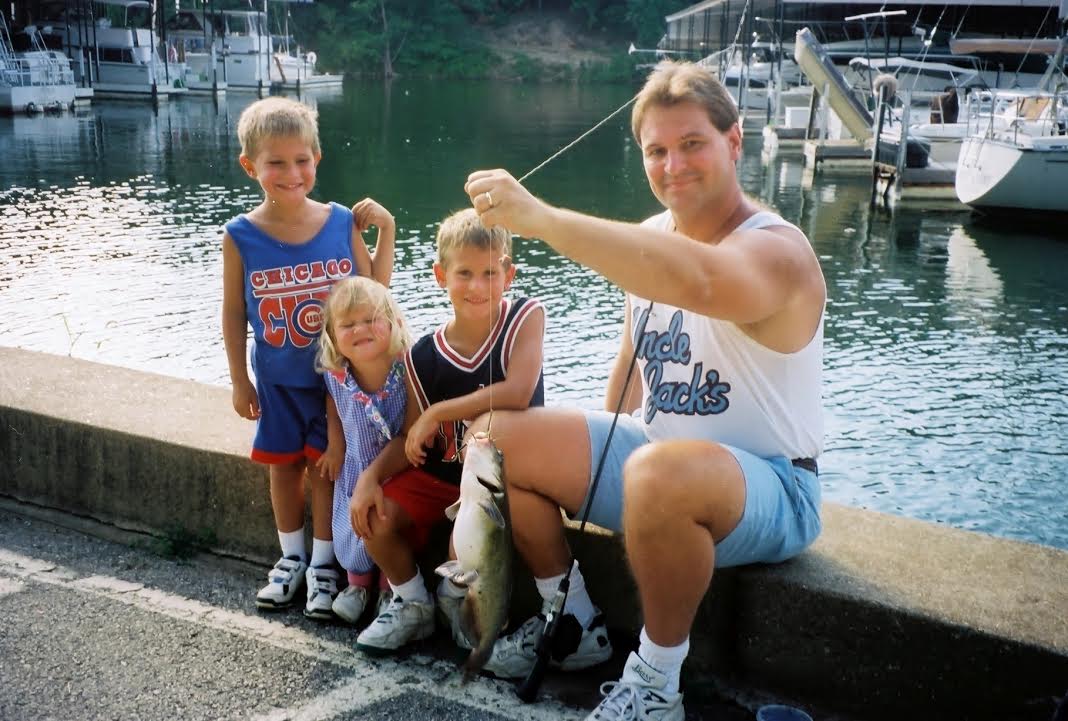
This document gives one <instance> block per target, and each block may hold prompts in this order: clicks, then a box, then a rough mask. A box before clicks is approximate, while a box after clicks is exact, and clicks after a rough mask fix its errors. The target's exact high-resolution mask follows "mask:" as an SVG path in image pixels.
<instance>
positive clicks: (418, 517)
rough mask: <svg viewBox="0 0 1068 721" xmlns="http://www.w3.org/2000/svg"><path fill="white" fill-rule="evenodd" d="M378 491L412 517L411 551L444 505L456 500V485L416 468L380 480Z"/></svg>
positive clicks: (419, 544)
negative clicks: (385, 479) (379, 489)
mask: <svg viewBox="0 0 1068 721" xmlns="http://www.w3.org/2000/svg"><path fill="white" fill-rule="evenodd" d="M382 495H384V496H385V497H386V498H389V499H390V500H392V501H395V502H396V503H397V505H399V506H400V507H401V508H403V509H404V512H405V513H407V514H408V517H409V518H410V519H411V520H412V526H411V528H409V529H408V533H407V536H408V542H409V543H411V544H412V550H413V551H419V550H420V549H422V547H423V546H424V545H426V541H427V537H429V535H430V529H432V528H433V527H434V525H435V524H436V523H438V522H440V521H444V520H445V509H446V508H448V507H449V506H451V505H452V504H454V503H456V501H457V500H459V498H460V487H459V486H454V485H452V484H451V483H445V482H443V481H439V480H438V479H437V478H435V477H434V476H432V475H430V474H429V473H427V472H426V471H423V470H421V469H419V468H409V469H408V470H406V471H404V472H403V473H398V474H397V475H395V476H393V477H392V478H390V479H389V480H388V481H386V482H385V483H383V484H382Z"/></svg>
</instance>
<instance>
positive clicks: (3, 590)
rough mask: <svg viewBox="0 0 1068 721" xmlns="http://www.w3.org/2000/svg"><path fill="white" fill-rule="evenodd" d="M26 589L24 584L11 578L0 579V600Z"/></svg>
mask: <svg viewBox="0 0 1068 721" xmlns="http://www.w3.org/2000/svg"><path fill="white" fill-rule="evenodd" d="M24 588H26V584H24V583H22V582H21V581H16V580H15V579H13V578H0V598H3V597H4V596H7V595H9V594H12V593H18V592H19V591H21V590H22V589H24Z"/></svg>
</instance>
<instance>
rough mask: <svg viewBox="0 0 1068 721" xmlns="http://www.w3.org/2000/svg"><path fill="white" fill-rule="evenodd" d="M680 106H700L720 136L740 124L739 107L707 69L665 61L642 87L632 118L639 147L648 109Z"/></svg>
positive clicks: (631, 124)
mask: <svg viewBox="0 0 1068 721" xmlns="http://www.w3.org/2000/svg"><path fill="white" fill-rule="evenodd" d="M680 103H694V104H695V105H698V106H700V107H701V108H702V109H704V111H705V112H706V113H707V114H708V119H709V120H711V121H712V125H714V126H715V127H716V129H717V130H719V131H720V132H721V133H725V132H727V131H728V130H730V129H731V127H732V126H733V125H734V124H735V123H737V122H738V106H737V105H736V104H735V102H734V98H732V97H731V96H730V93H728V92H727V88H725V87H724V86H723V83H721V82H720V81H719V80H718V79H717V78H716V76H715V75H713V74H712V73H711V72H710V71H709V70H708V69H707V68H704V67H702V66H700V65H696V64H694V63H690V62H681V63H679V62H674V61H672V60H662V61H660V62H659V63H657V65H656V68H655V69H654V70H653V72H652V73H650V75H649V77H648V79H647V80H646V81H645V85H643V86H642V89H641V91H640V92H639V93H638V101H637V102H636V103H634V109H633V110H632V111H631V114H630V129H631V132H632V133H634V139H635V140H636V141H638V144H639V145H640V144H641V142H642V139H641V130H642V122H644V120H645V114H646V112H648V110H649V108H651V107H671V106H674V105H679V104H680Z"/></svg>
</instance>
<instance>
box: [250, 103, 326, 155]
mask: <svg viewBox="0 0 1068 721" xmlns="http://www.w3.org/2000/svg"><path fill="white" fill-rule="evenodd" d="M317 119H318V113H317V112H316V111H314V110H312V109H311V108H309V107H308V106H307V105H304V104H303V103H298V102H297V101H296V100H290V99H289V98H279V97H271V98H264V99H263V100H257V101H256V102H254V103H253V104H252V105H249V106H248V107H247V108H245V110H244V111H243V112H242V113H241V119H240V120H238V121H237V138H238V140H240V141H241V154H242V155H244V156H245V157H246V158H250V159H253V160H254V159H255V158H256V153H258V152H259V151H260V146H261V145H262V144H263V141H264V140H266V139H268V138H291V137H298V138H300V139H301V140H303V141H304V142H306V143H307V144H308V147H309V148H311V151H312V154H313V155H319V154H320V150H319V125H318V120H317Z"/></svg>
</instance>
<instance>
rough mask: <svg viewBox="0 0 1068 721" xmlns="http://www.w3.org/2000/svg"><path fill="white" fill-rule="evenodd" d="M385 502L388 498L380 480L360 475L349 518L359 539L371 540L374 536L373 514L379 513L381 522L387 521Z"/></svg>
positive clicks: (350, 502)
mask: <svg viewBox="0 0 1068 721" xmlns="http://www.w3.org/2000/svg"><path fill="white" fill-rule="evenodd" d="M385 502H386V498H385V496H384V495H383V493H382V486H380V485H379V483H378V480H377V479H375V478H373V477H371V476H368V475H365V474H360V477H359V478H358V479H357V480H356V489H355V490H354V491H353V493H352V500H351V501H349V518H350V520H351V522H352V530H354V531H356V535H357V536H358V537H360V538H371V537H372V536H373V535H374V534H373V533H372V531H371V513H377V514H378V518H379V520H381V521H385V520H386V514H385V510H384V509H385Z"/></svg>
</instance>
